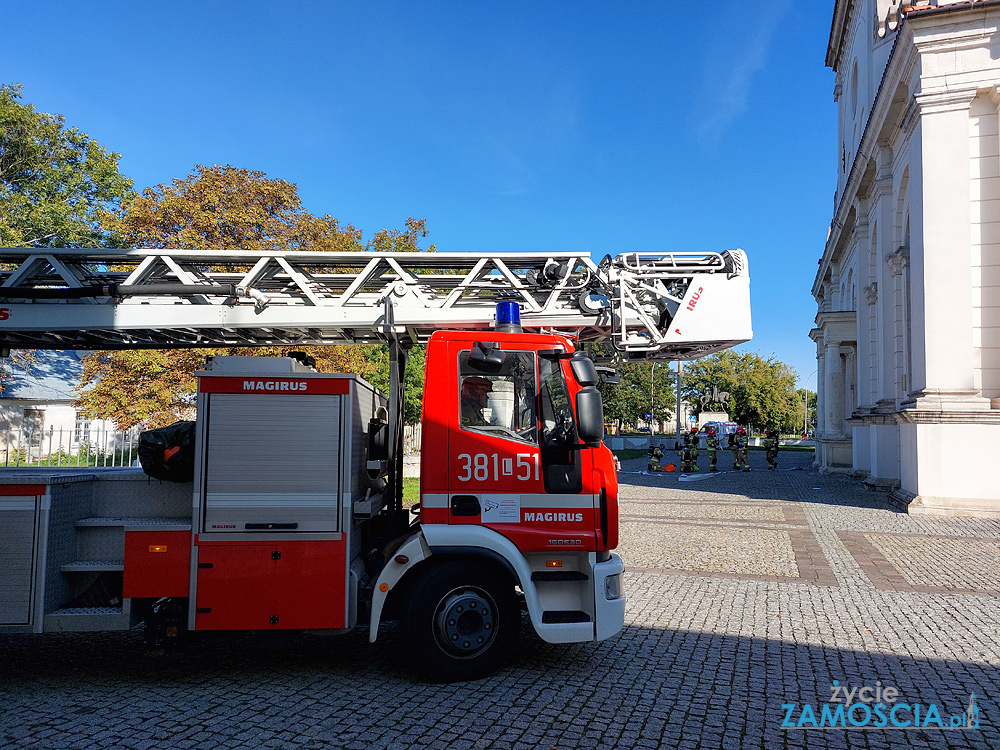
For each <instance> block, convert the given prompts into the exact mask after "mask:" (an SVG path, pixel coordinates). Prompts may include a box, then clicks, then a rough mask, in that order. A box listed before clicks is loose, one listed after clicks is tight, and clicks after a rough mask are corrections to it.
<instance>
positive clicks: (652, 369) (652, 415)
mask: <svg viewBox="0 0 1000 750" xmlns="http://www.w3.org/2000/svg"><path fill="white" fill-rule="evenodd" d="M655 376H656V362H653V363H651V364H650V365H649V436H650V437H653V420H654V419H656V416H655V415H656V412H655V411H653V379H654V377H655Z"/></svg>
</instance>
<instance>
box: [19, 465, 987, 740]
mask: <svg viewBox="0 0 1000 750" xmlns="http://www.w3.org/2000/svg"><path fill="white" fill-rule="evenodd" d="M750 461H751V465H752V466H753V467H754V471H753V472H751V473H749V474H746V473H741V472H724V473H722V474H719V475H715V476H705V475H702V476H699V477H698V478H697V479H695V480H693V481H688V480H687V479H683V478H681V477H679V476H677V475H676V474H674V475H661V476H645V475H643V474H641V473H638V472H640V471H641V469H642V468H643V466H644V462H643V461H631V462H626V463H625V466H624V468H623V473H622V476H621V480H622V491H621V494H622V502H621V505H622V544H621V547H620V549H619V552H620V553H621V555H622V557H623V558H624V559H625V562H626V565H627V566H628V571H627V574H626V581H625V584H626V591H627V595H628V597H629V598H628V608H627V614H626V627H625V630H624V631H623V633H622V634H621V635H620V636H617V637H615V638H612V639H609V640H608V641H605V642H602V643H596V644H584V645H564V646H553V645H549V644H546V643H544V642H542V641H541V640H540V639H539V638H537V637H536V636H535V635H534V633H533V632H531V630H530V625H528V623H527V622H525V632H524V634H523V635H522V639H521V643H520V648H519V651H518V653H517V654H516V655H515V660H514V663H513V664H512V665H511V666H510V667H508V668H506V669H504V670H503V671H501V672H500V673H498V674H496V675H494V676H493V677H491V678H488V679H484V680H480V681H477V682H472V683H465V684H459V685H425V684H420V683H414V682H413V681H411V680H410V679H409V678H408V676H407V675H406V674H405V673H404V672H402V671H401V670H400V669H399V668H398V666H397V664H396V657H395V653H396V649H399V648H403V649H404V650H405V646H406V644H405V638H404V637H403V634H401V633H399V632H396V631H393V630H392V629H391V628H387V629H386V633H385V635H386V636H388V637H387V639H386V642H382V641H381V640H380V642H379V643H377V644H375V645H374V646H369V645H368V643H367V640H366V638H365V634H364V633H363V632H360V631H359V632H354V633H351V634H349V635H346V636H338V637H321V636H317V635H301V636H297V637H292V638H289V639H288V640H287V641H275V640H260V639H256V638H254V637H252V636H249V635H238V636H229V635H210V637H207V638H202V639H200V640H199V641H198V642H197V643H195V644H193V645H191V646H190V647H188V648H187V649H185V650H183V651H182V652H180V653H176V654H168V655H163V654H156V653H155V652H145V651H143V649H142V645H141V639H140V638H139V636H138V634H135V633H126V634H58V635H44V636H31V637H24V636H19V637H14V636H0V748H4V749H5V750H6V748H22V747H23V748H59V749H60V750H61V749H63V748H65V749H69V748H81V749H86V750H90V749H91V748H116V747H121V748H157V749H158V750H166V749H170V750H172V749H173V748H206V749H207V748H218V747H233V748H237V747H240V748H242V747H266V748H286V747H290V748H359V749H360V748H403V747H426V748H449V749H451V748H454V749H456V750H464V749H466V748H505V749H506V748H512V749H515V750H516V749H519V748H524V749H526V750H527V749H531V750H535V749H537V748H540V749H541V750H553V748H555V749H556V750H570V749H571V748H601V749H602V750H612V749H615V750H617V749H619V748H674V747H679V748H684V749H685V750H689V749H693V748H702V747H704V748H724V749H726V750H729V749H735V748H765V747H766V748H768V750H776V749H777V748H803V749H804V748H813V747H820V748H842V747H849V748H873V749H876V748H878V749H881V748H905V747H918V748H997V747H1000V732H998V727H1000V705H998V697H1000V670H998V665H1000V638H998V629H1000V628H998V626H1000V585H998V583H997V579H998V574H1000V522H997V521H992V520H991V521H986V520H976V519H946V518H926V517H924V518H921V517H910V516H906V515H903V514H899V513H895V512H893V511H891V510H890V509H889V507H888V505H887V504H886V503H885V500H884V496H882V495H880V494H876V493H870V492H867V491H866V490H864V488H863V487H862V486H860V484H859V483H857V482H856V481H853V480H850V479H847V478H844V477H839V476H820V475H818V474H817V473H816V472H815V471H814V470H813V469H812V468H811V461H812V454H811V453H791V452H786V453H782V454H781V455H780V461H781V467H780V469H779V470H778V471H775V472H768V471H765V470H764V456H763V453H761V452H758V451H752V452H751V457H750ZM722 465H723V466H724V465H725V464H722ZM796 469H798V470H796ZM834 680H837V681H838V682H839V683H840V685H847V686H849V687H850V688H857V687H860V686H862V685H869V686H873V687H877V688H882V689H884V688H887V687H894V688H896V689H897V690H898V693H899V697H898V698H897V699H896V701H895V703H896V704H900V703H906V704H907V705H908V706H910V705H912V704H914V703H920V704H921V712H922V719H921V723H923V719H924V718H925V717H926V716H927V711H928V710H929V705H930V704H932V703H933V704H935V705H936V707H937V710H938V711H939V712H940V714H941V717H942V720H943V721H944V722H945V723H946V724H947V723H948V721H949V717H950V715H952V714H959V713H961V712H962V711H964V710H965V708H966V705H967V704H968V702H969V696H970V693H973V692H974V693H975V695H976V701H977V703H978V706H979V708H980V711H981V712H980V715H979V718H980V728H979V729H969V728H958V729H938V728H937V727H936V726H935V725H931V726H930V727H927V728H920V729H914V728H912V727H909V728H905V729H889V728H886V729H877V728H873V727H870V726H869V727H868V728H832V729H831V728H823V729H805V728H803V729H799V728H791V729H788V728H783V727H782V722H783V720H784V719H785V713H786V711H785V709H783V704H795V708H794V709H793V721H796V722H797V721H798V720H799V718H800V716H801V715H802V714H803V712H804V709H803V708H802V706H803V704H810V705H811V707H812V709H813V710H814V711H815V714H816V719H817V721H818V720H819V719H820V712H821V704H824V703H826V702H827V701H829V700H830V698H831V685H832V683H833V681H834ZM854 702H858V701H857V700H855V701H854ZM832 707H833V708H836V704H833V706H832ZM853 716H854V718H855V719H856V720H858V721H861V720H863V719H864V713H863V710H860V709H859V710H857V711H855V712H854V713H853ZM898 718H899V719H900V720H906V719H912V712H911V710H910V709H909V708H907V709H904V710H903V711H900V712H899V714H898Z"/></svg>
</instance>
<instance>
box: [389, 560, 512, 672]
mask: <svg viewBox="0 0 1000 750" xmlns="http://www.w3.org/2000/svg"><path fill="white" fill-rule="evenodd" d="M417 575H418V576H419V578H417V580H415V581H414V582H413V584H412V585H411V586H410V588H409V590H408V591H407V594H406V597H405V599H404V601H403V612H402V618H401V620H402V633H401V635H402V638H403V642H402V643H401V645H402V647H403V648H404V649H405V650H406V654H405V656H406V658H407V660H408V661H409V662H410V664H411V665H412V667H413V669H414V671H415V672H416V673H417V674H418V675H419V676H420V677H422V678H424V679H426V680H429V681H431V682H464V681H466V680H474V679H478V678H480V677H485V676H487V675H489V674H492V673H493V672H495V671H496V670H497V669H499V668H500V667H501V666H502V665H503V663H504V661H505V660H506V659H507V658H508V657H509V656H510V655H511V654H512V653H513V651H514V644H515V643H516V642H517V637H518V633H519V631H520V629H521V608H520V606H519V605H518V602H517V597H516V596H515V593H514V582H513V581H512V580H511V579H510V577H509V576H507V575H506V574H504V573H501V572H499V571H497V570H495V569H494V568H492V567H490V566H488V565H485V564H482V563H478V562H475V561H471V562H470V561H469V560H462V561H459V560H449V561H446V562H443V563H439V564H437V565H431V566H428V567H427V568H426V569H425V570H423V571H419V572H418V573H417Z"/></svg>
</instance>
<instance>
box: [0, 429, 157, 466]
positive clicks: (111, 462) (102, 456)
mask: <svg viewBox="0 0 1000 750" xmlns="http://www.w3.org/2000/svg"><path fill="white" fill-rule="evenodd" d="M138 458H139V429H138V428H133V429H131V430H112V429H110V428H108V427H103V426H102V427H93V428H89V429H86V430H80V429H68V428H61V427H60V428H55V427H48V428H45V427H40V428H34V429H33V428H31V427H23V426H22V427H20V428H18V429H16V430H5V431H0V460H2V462H3V466H64V467H80V468H86V467H88V466H132V465H133V463H135V462H136V461H137V460H138Z"/></svg>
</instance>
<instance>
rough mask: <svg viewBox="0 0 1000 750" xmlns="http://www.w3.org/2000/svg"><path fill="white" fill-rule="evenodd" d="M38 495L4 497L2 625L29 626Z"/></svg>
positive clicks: (0, 507)
mask: <svg viewBox="0 0 1000 750" xmlns="http://www.w3.org/2000/svg"><path fill="white" fill-rule="evenodd" d="M34 548H35V497H34V496H33V495H28V496H21V495H11V496H3V497H0V625H29V624H30V621H31V582H32V577H33V571H34V557H35V555H34Z"/></svg>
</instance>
